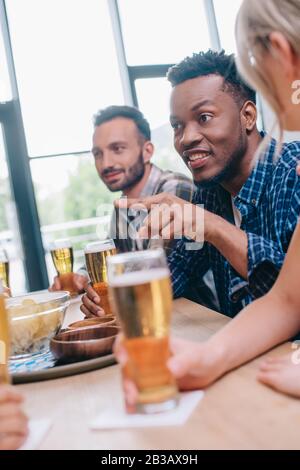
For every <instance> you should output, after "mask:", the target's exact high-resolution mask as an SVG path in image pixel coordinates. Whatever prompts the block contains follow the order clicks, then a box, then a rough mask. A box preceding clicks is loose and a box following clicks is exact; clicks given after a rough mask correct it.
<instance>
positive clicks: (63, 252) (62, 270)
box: [50, 238, 77, 295]
mask: <svg viewBox="0 0 300 470" xmlns="http://www.w3.org/2000/svg"><path fill="white" fill-rule="evenodd" d="M50 252H51V256H52V260H53V264H54V266H55V269H56V272H57V275H58V276H59V278H60V282H61V286H62V289H63V290H66V291H69V292H70V294H71V295H77V292H74V291H73V282H72V276H73V274H72V273H73V264H74V255H73V248H72V245H71V242H70V240H69V239H67V238H66V239H60V240H55V241H54V242H53V243H52V244H51V245H50Z"/></svg>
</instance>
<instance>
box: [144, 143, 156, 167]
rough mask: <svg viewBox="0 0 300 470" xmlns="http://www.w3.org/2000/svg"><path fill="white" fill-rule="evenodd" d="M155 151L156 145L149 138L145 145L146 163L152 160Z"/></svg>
mask: <svg viewBox="0 0 300 470" xmlns="http://www.w3.org/2000/svg"><path fill="white" fill-rule="evenodd" d="M153 153H154V145H153V144H152V142H150V140H147V142H145V143H144V145H143V159H144V163H148V162H150V160H151V158H152V155H153Z"/></svg>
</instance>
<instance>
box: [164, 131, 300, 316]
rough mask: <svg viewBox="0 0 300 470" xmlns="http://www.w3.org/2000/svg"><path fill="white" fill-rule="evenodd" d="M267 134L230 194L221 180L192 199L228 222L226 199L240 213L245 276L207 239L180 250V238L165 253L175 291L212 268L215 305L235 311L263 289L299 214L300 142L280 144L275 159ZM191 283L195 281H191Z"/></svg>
mask: <svg viewBox="0 0 300 470" xmlns="http://www.w3.org/2000/svg"><path fill="white" fill-rule="evenodd" d="M275 148H276V141H275V140H272V141H271V142H270V145H269V147H268V149H267V151H266V153H265V156H264V158H262V159H260V160H259V161H258V163H257V164H256V166H255V168H254V170H253V171H252V174H251V175H250V177H249V178H248V180H247V181H246V183H245V184H244V186H243V187H242V188H241V190H240V192H239V194H238V195H237V196H236V197H235V198H233V199H232V198H231V196H230V194H229V193H228V192H227V191H225V190H224V189H223V188H222V187H221V186H216V187H215V188H212V189H198V190H197V192H196V193H195V196H194V199H193V202H194V203H195V204H202V205H204V208H205V209H206V210H208V211H210V212H212V213H215V214H217V215H219V216H221V217H223V218H224V219H226V220H228V221H229V222H231V223H234V218H233V211H232V201H233V203H234V205H235V207H236V208H237V209H238V210H239V212H240V214H241V229H242V230H243V231H244V232H246V234H247V237H248V281H245V279H243V278H242V277H241V276H240V275H239V274H238V273H237V272H236V271H235V269H234V268H233V267H232V266H231V265H230V264H229V262H228V261H227V260H226V259H225V258H224V257H223V256H222V255H221V253H220V252H219V251H218V250H217V249H216V248H215V247H214V246H212V245H209V244H208V243H205V244H204V246H203V249H202V250H200V251H192V252H190V251H186V250H185V247H184V245H185V240H180V241H179V242H178V243H177V245H176V248H175V250H173V253H172V254H171V255H170V256H169V265H170V269H171V273H172V281H173V291H174V296H175V297H180V296H182V295H184V293H185V290H186V288H187V287H188V285H193V283H195V284H196V283H197V284H198V283H200V282H201V279H202V277H203V275H204V274H205V273H206V272H207V270H208V269H209V268H211V269H212V272H213V276H214V280H215V285H216V291H217V294H218V299H219V304H220V311H221V312H222V313H224V314H226V315H228V316H230V317H233V316H235V315H236V314H237V313H238V312H239V311H240V310H241V309H242V308H243V307H244V306H245V305H247V304H249V303H250V302H251V301H253V300H254V299H256V298H258V297H260V296H262V295H264V294H266V293H267V292H268V291H269V290H270V288H271V287H272V285H273V284H274V282H275V280H276V278H277V276H278V273H279V271H280V268H281V266H282V264H283V261H284V258H285V255H286V252H287V250H288V247H289V243H290V240H291V237H292V235H293V232H294V229H295V227H296V224H297V221H298V216H299V214H300V178H299V177H298V176H297V174H296V163H297V160H298V159H299V158H300V142H292V143H289V144H284V145H283V147H282V150H281V155H280V157H279V159H278V160H275V158H274V152H275ZM197 284H196V285H197Z"/></svg>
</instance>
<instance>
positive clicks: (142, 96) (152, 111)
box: [135, 77, 191, 176]
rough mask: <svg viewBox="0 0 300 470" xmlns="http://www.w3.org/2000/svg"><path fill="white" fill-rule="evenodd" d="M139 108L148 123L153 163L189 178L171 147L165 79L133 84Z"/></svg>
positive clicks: (140, 81)
mask: <svg viewBox="0 0 300 470" xmlns="http://www.w3.org/2000/svg"><path fill="white" fill-rule="evenodd" d="M135 86H136V91H137V98H138V103H139V107H140V108H141V110H142V112H143V113H144V115H145V118H146V119H147V120H148V121H149V123H150V126H151V130H152V141H153V143H154V145H155V154H154V158H153V162H154V163H156V164H157V165H158V166H160V167H161V168H163V169H168V170H173V171H177V172H181V173H185V174H187V175H188V176H190V175H191V174H190V172H189V170H188V168H187V167H186V166H185V164H184V163H183V161H182V160H181V158H180V156H179V155H178V154H177V152H176V150H175V149H174V146H173V131H172V128H171V126H170V121H169V115H170V106H169V101H170V94H171V85H170V83H169V82H168V81H167V79H166V78H164V77H163V78H147V79H140V80H136V82H135Z"/></svg>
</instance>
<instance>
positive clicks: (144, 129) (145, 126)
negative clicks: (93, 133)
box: [94, 105, 151, 140]
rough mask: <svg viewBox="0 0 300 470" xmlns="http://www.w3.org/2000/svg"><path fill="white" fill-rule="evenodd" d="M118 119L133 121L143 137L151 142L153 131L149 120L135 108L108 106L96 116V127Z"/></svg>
mask: <svg viewBox="0 0 300 470" xmlns="http://www.w3.org/2000/svg"><path fill="white" fill-rule="evenodd" d="M118 117H123V118H127V119H131V120H132V121H134V122H135V125H136V127H137V128H138V131H139V133H140V134H141V136H142V137H143V138H144V139H146V140H151V130H150V125H149V122H148V121H147V119H146V118H145V117H144V115H143V113H141V111H140V110H139V109H137V108H135V107H133V106H116V105H113V106H108V107H107V108H105V109H100V110H99V111H98V112H97V113H96V114H95V115H94V126H95V127H97V126H100V125H101V124H104V123H105V122H108V121H111V120H112V119H116V118H118Z"/></svg>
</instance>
